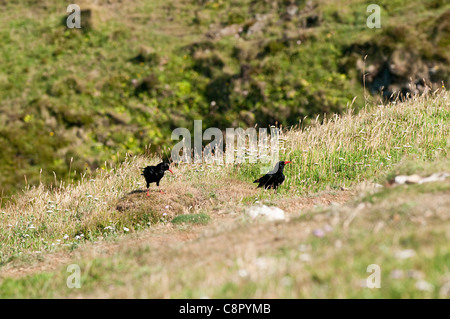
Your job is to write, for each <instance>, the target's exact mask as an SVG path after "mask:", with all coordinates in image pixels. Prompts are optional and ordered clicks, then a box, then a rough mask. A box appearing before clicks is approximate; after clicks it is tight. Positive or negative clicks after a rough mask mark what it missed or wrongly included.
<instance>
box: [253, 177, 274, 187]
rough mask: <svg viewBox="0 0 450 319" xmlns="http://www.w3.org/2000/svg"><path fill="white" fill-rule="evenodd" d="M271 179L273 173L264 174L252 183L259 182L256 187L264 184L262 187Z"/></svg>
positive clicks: (269, 182)
mask: <svg viewBox="0 0 450 319" xmlns="http://www.w3.org/2000/svg"><path fill="white" fill-rule="evenodd" d="M272 181H273V174H266V175H264V176H263V177H260V178H259V179H257V180H256V181H254V182H253V183H259V185H258V187H262V186H264V188H267V187H268V186H269V185H270V184H271V183H272Z"/></svg>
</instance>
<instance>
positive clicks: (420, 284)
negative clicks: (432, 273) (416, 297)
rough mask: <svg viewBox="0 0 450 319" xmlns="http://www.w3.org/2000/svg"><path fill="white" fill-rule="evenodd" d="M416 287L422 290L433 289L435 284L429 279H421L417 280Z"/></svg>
mask: <svg viewBox="0 0 450 319" xmlns="http://www.w3.org/2000/svg"><path fill="white" fill-rule="evenodd" d="M416 289H417V290H420V291H433V290H434V286H433V285H432V284H430V283H429V282H428V281H425V280H419V281H418V282H416Z"/></svg>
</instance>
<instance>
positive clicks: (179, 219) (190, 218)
mask: <svg viewBox="0 0 450 319" xmlns="http://www.w3.org/2000/svg"><path fill="white" fill-rule="evenodd" d="M210 219H211V217H209V215H208V214H205V213H200V214H184V215H178V216H176V217H175V218H174V219H172V223H173V224H183V223H188V224H201V225H206V224H207V223H208V222H209V220H210Z"/></svg>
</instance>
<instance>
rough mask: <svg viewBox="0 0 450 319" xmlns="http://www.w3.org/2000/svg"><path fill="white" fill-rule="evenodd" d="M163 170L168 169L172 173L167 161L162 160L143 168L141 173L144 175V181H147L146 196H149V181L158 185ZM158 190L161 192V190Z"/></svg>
mask: <svg viewBox="0 0 450 319" xmlns="http://www.w3.org/2000/svg"><path fill="white" fill-rule="evenodd" d="M165 171H169V172H171V173H172V174H173V172H172V170H171V169H170V168H169V163H167V162H162V163H159V164H158V165H156V166H147V167H145V168H143V173H142V174H141V175H143V176H144V177H145V181H146V182H147V196H150V194H149V187H150V183H156V186H158V187H159V181H160V180H161V178H163V176H164V172H165ZM160 192H161V193H162V191H161V190H160Z"/></svg>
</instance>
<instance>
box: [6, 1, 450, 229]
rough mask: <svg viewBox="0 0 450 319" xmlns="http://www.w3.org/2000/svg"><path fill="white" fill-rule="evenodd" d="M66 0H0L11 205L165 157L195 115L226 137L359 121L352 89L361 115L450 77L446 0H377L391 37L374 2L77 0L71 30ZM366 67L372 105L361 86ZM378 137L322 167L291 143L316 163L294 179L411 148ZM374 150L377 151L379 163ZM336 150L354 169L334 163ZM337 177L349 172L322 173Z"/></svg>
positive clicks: (313, 178) (399, 139)
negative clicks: (152, 156)
mask: <svg viewBox="0 0 450 319" xmlns="http://www.w3.org/2000/svg"><path fill="white" fill-rule="evenodd" d="M94 2H95V3H96V5H94ZM69 3H70V1H66V2H64V1H59V2H55V1H50V0H43V1H28V0H14V1H0V9H1V10H2V18H1V19H0V41H1V43H2V45H1V47H0V54H1V56H2V59H1V60H0V148H1V150H2V151H1V153H0V170H1V171H2V174H1V176H0V188H1V190H2V197H6V198H8V197H9V195H10V194H12V193H14V192H16V191H18V190H21V189H22V188H23V187H24V186H26V185H27V184H28V185H34V186H36V185H39V183H40V182H41V181H42V182H43V183H44V184H46V185H49V184H52V185H53V186H54V187H56V186H57V185H58V184H59V181H60V180H61V179H62V180H63V181H69V182H70V181H71V180H72V179H74V180H75V181H76V180H81V176H82V175H83V174H85V173H86V174H87V175H84V176H86V179H87V178H88V177H89V176H90V174H91V173H94V172H95V170H96V169H97V168H99V169H102V168H103V169H105V170H107V169H108V168H109V167H110V166H111V165H112V166H115V165H116V164H117V163H120V162H122V160H124V158H125V154H126V153H128V154H133V155H139V154H143V153H144V152H146V150H151V151H152V152H153V151H158V150H160V149H161V151H164V150H167V149H168V148H170V147H171V146H172V143H173V142H172V141H170V133H171V132H172V130H173V129H174V128H176V127H186V128H189V129H191V128H192V125H193V120H195V119H202V120H203V126H204V128H206V127H218V128H220V129H225V128H226V127H238V126H241V127H250V126H253V125H255V124H258V125H259V126H260V127H267V126H268V125H271V124H276V123H278V124H282V125H283V126H284V127H289V126H290V125H297V124H299V121H300V120H301V121H302V123H303V124H304V125H308V124H310V123H312V122H313V121H312V119H315V118H316V116H317V115H320V116H323V114H324V113H326V114H333V113H338V114H342V113H345V112H347V111H348V108H349V105H351V101H352V100H353V98H354V97H355V96H357V99H356V100H355V102H354V103H353V104H352V107H351V108H352V109H354V110H355V111H357V110H359V109H361V108H362V107H363V106H364V105H365V104H366V100H374V101H376V103H378V104H380V103H381V102H382V101H381V96H384V98H385V99H389V98H390V96H391V95H392V94H394V96H393V97H394V98H395V96H396V95H397V94H399V93H407V92H409V93H411V94H414V93H422V92H423V91H424V90H425V87H426V85H428V86H429V87H431V88H432V90H435V89H436V88H441V87H442V86H448V83H449V74H450V71H449V65H450V56H449V54H450V53H449V52H450V51H449V50H448V48H449V42H448V40H449V39H450V36H449V32H450V31H449V21H450V19H449V12H450V11H449V10H450V5H449V4H448V3H447V1H444V0H442V1H440V0H429V1H406V0H405V1H400V0H398V1H387V0H386V1H384V0H383V1H378V2H377V4H379V5H380V6H381V8H382V28H381V29H369V28H367V26H366V19H367V16H368V13H367V12H366V9H367V5H368V4H370V3H371V1H360V0H351V1H327V0H321V1H302V0H296V1H287V0H272V1H253V0H240V1H222V0H215V1H213V0H211V1H207V0H204V1H203V0H202V1H200V0H181V1H180V0H164V1H161V0H151V1H115V0H112V1H111V0H108V1H103V0H99V1H77V3H78V4H79V5H80V7H81V8H82V9H83V10H85V11H84V14H83V16H82V26H83V29H82V30H70V29H67V28H66V26H65V25H64V22H65V19H66V16H67V13H66V8H67V5H68V4H69ZM366 55H367V58H366V60H365V63H364V57H365V56H366ZM364 71H366V72H367V76H366V89H367V93H371V94H374V96H373V98H372V97H370V96H369V95H368V94H366V95H364V93H363V83H362V81H363V72H364ZM410 84H411V86H410ZM378 93H381V94H382V95H377V94H378ZM381 114H382V113H380V112H379V113H378V115H377V116H376V117H373V118H370V117H368V119H367V120H368V121H369V118H370V120H373V121H376V120H378V119H379V118H380V117H381V116H382V115H381ZM439 114H440V115H439ZM410 116H411V117H412V116H414V115H412V114H411V115H410ZM441 116H442V113H438V115H437V116H436V118H435V117H432V118H430V121H429V122H427V123H429V124H427V125H432V124H433V123H439V119H440V117H441ZM328 119H329V121H333V117H332V116H330V117H328ZM401 120H405V119H401V118H396V119H395V121H397V123H402V122H401ZM419 121H420V120H419ZM416 123H417V122H416ZM418 125H419V124H418ZM418 125H417V126H416V127H419V126H418ZM327 127H329V126H327ZM433 128H434V129H437V126H433ZM354 129H356V128H354ZM377 129H380V131H372V132H370V131H368V130H365V131H363V132H364V133H360V132H359V131H358V132H356V131H355V132H353V129H352V133H351V134H359V137H355V138H359V139H360V141H361V144H359V145H364V143H363V142H362V141H363V138H365V136H364V134H374V135H373V136H374V142H373V143H375V144H373V145H371V144H368V145H367V148H365V149H364V150H361V151H360V152H356V153H355V154H354V157H353V158H352V157H349V156H348V154H344V153H342V154H341V148H342V147H341V146H339V145H337V144H334V146H332V150H333V152H332V153H330V154H329V155H328V156H329V157H321V159H320V160H319V159H318V156H322V154H320V152H321V151H316V150H312V151H311V152H309V153H306V152H305V153H302V152H303V150H304V149H305V145H306V144H304V145H301V144H298V143H303V142H302V141H300V140H299V141H293V142H292V143H294V144H295V147H294V146H293V149H292V154H290V155H292V156H293V157H296V158H298V159H299V160H300V159H301V160H304V161H306V162H307V163H316V162H318V164H319V165H318V166H317V168H316V169H314V170H312V171H310V170H308V171H305V170H304V168H302V167H301V166H299V168H297V169H298V170H299V171H296V174H299V175H298V176H299V177H298V180H296V179H292V180H291V181H290V183H294V182H295V183H303V184H302V185H303V186H308V187H309V186H311V183H316V182H317V180H320V182H318V183H319V186H320V183H323V185H325V183H326V182H328V181H331V182H332V183H331V184H333V185H331V186H332V187H334V186H336V185H339V184H342V183H344V184H345V183H346V182H347V181H351V180H352V179H354V178H360V177H362V176H366V177H367V176H369V175H371V174H373V173H374V172H375V170H376V168H375V167H377V165H378V164H376V163H374V161H375V160H378V161H381V162H383V164H388V162H386V161H385V160H384V159H383V158H385V156H387V154H388V153H389V154H390V155H391V156H392V157H393V159H396V158H397V159H398V156H399V155H398V154H399V153H402V152H403V150H402V151H391V149H390V148H389V147H388V146H385V145H380V144H376V143H389V142H386V141H384V139H383V138H381V137H380V136H378V137H377V136H376V134H381V133H382V131H381V130H382V128H381V127H380V128H376V129H375V130H377ZM292 134H300V136H299V137H302V136H303V135H301V134H304V133H292ZM344 134H346V133H344ZM416 134H417V135H416ZM345 136H346V138H347V137H348V136H347V135H345ZM312 138H313V137H312ZM392 138H393V139H394V140H392V147H403V145H404V143H406V142H407V141H409V142H411V143H414V142H420V139H421V138H422V137H421V136H419V134H418V133H415V132H412V131H411V134H409V133H408V134H403V135H402V134H401V135H399V136H395V137H392ZM410 138H411V139H410ZM335 141H337V140H333V142H335ZM436 143H437V144H436V145H433V146H432V147H431V146H430V148H429V150H424V151H422V150H417V151H416V152H417V155H418V156H419V157H422V156H426V157H429V156H431V155H432V154H431V153H427V154H424V152H434V149H435V148H437V147H439V145H440V144H439V143H441V141H440V140H439V141H436ZM378 146H380V147H381V149H379V154H378V155H379V156H378V157H376V158H373V157H370V156H372V155H374V154H373V153H374V152H375V151H374V150H375V149H377V148H378ZM355 147H356V146H355ZM440 147H442V145H440ZM431 150H433V151H431ZM352 151H353V150H352ZM364 155H367V156H368V159H367V160H365V158H364ZM339 157H342V158H344V159H345V161H347V162H339V163H337V162H335V161H334V160H335V159H336V158H339ZM369 161H370V163H369ZM105 162H106V164H105ZM356 162H358V163H360V162H361V163H364V165H371V166H370V167H372V168H371V169H368V170H367V169H364V168H362V167H364V166H361V169H360V170H359V171H354V173H351V174H354V175H350V176H347V175H346V173H344V167H346V166H345V165H349V163H356ZM325 163H335V164H333V165H339V167H340V169H338V167H327V168H325V166H324V164H325ZM352 165H353V164H352ZM366 167H367V166H366ZM329 168H332V169H333V170H335V171H337V173H336V174H337V175H336V176H333V177H330V176H327V177H325V179H326V180H324V179H323V176H322V175H323V174H326V173H324V172H325V169H329ZM249 169H250V168H249ZM300 170H302V171H300ZM55 175H56V179H55ZM300 176H302V177H300ZM327 179H328V180H327ZM55 180H56V181H55ZM289 185H291V184H289ZM299 185H300V184H299ZM308 187H307V188H308ZM5 202H6V200H2V205H4V204H5ZM74 231H75V230H74Z"/></svg>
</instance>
